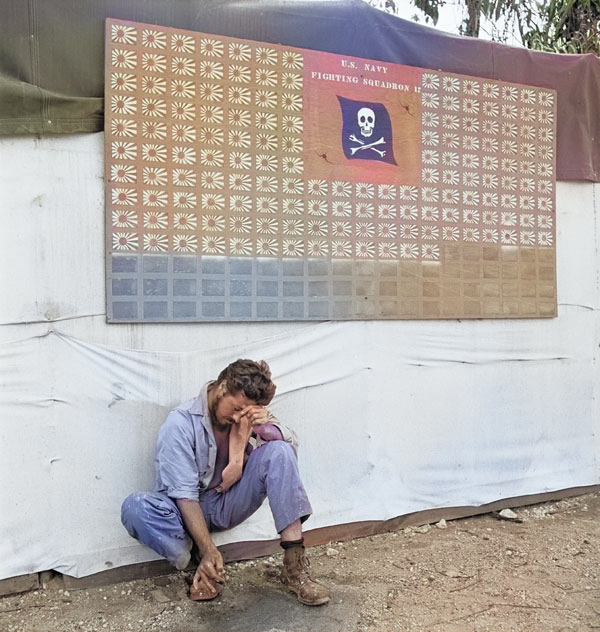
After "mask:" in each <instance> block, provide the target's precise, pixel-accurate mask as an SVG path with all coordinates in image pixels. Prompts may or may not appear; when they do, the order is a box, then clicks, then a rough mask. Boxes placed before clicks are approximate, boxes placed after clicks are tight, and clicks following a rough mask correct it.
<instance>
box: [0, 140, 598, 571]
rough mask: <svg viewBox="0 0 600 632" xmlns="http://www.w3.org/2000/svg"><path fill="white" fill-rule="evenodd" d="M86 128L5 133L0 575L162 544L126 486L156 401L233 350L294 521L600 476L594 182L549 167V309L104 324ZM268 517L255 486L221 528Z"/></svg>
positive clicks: (412, 507)
mask: <svg viewBox="0 0 600 632" xmlns="http://www.w3.org/2000/svg"><path fill="white" fill-rule="evenodd" d="M102 143H103V138H102V134H101V133H94V134H84V135H74V136H63V137H52V138H50V137H45V138H42V139H35V138H32V137H24V138H15V137H4V138H1V139H0V164H2V173H1V175H0V217H1V222H2V223H1V225H2V231H0V245H1V248H0V258H1V259H0V260H1V264H2V270H3V275H2V289H3V292H2V296H3V300H2V302H1V304H0V305H1V306H0V324H1V327H0V356H1V361H0V375H1V384H2V388H1V391H0V393H1V394H0V435H1V442H0V445H1V446H2V447H1V458H0V476H1V480H2V507H3V508H4V509H3V511H2V512H1V513H0V578H10V577H15V576H20V575H25V574H29V573H37V572H39V571H43V570H47V569H56V570H58V571H60V572H63V573H65V574H67V575H71V576H74V577H83V576H87V575H90V574H93V573H97V572H99V571H103V570H106V569H109V568H115V567H120V566H124V565H128V564H133V563H136V562H142V561H146V560H152V559H156V556H155V555H154V554H153V553H152V552H151V551H149V550H148V549H147V548H145V547H143V546H141V545H139V544H137V543H136V542H135V541H134V540H132V539H131V538H129V536H128V535H127V534H126V532H125V531H124V529H123V528H122V527H121V525H120V521H119V508H120V503H121V500H122V498H123V497H124V496H125V495H126V494H128V493H129V492H130V491H133V490H136V489H144V488H149V487H150V486H151V485H152V475H153V472H152V459H153V449H154V440H155V437H156V433H157V430H158V428H159V426H160V424H161V423H162V421H163V419H164V416H165V414H166V412H167V411H168V410H169V409H170V407H172V406H173V405H175V404H177V403H179V402H180V401H182V400H183V399H186V398H188V397H189V396H191V395H193V394H195V393H196V392H197V391H198V389H199V386H200V384H201V383H202V382H203V381H205V380H206V379H209V378H212V377H214V375H215V373H216V372H217V371H218V370H219V369H220V368H222V366H224V365H225V364H226V363H227V362H229V361H231V360H232V359H235V358H237V357H254V358H257V359H258V358H265V359H267V360H268V361H269V362H270V363H271V365H272V369H273V372H274V375H275V377H276V380H277V383H278V386H279V388H278V395H277V398H276V400H275V403H274V405H273V409H274V411H275V412H276V414H278V415H279V416H280V417H282V418H284V419H285V420H286V421H287V422H288V423H290V425H292V426H293V427H294V428H295V429H296V430H297V431H298V433H299V435H300V438H301V444H302V447H301V452H300V467H301V471H302V474H303V478H304V480H305V483H306V486H307V488H308V491H309V494H310V496H311V500H312V503H313V508H314V511H315V514H314V516H313V517H312V518H311V519H310V521H309V522H308V523H307V525H306V526H307V528H308V529H313V530H314V529H320V528H328V527H335V526H340V525H347V524H350V525H357V524H360V523H365V522H366V523H368V524H371V523H373V522H374V521H386V520H390V519H393V518H395V517H397V516H404V515H407V514H410V513H412V512H421V511H426V510H431V509H434V508H442V510H443V511H442V514H444V512H445V515H452V511H451V509H450V508H455V507H465V506H466V507H470V508H471V509H470V510H467V511H472V512H475V511H477V507H479V506H481V505H483V504H486V503H491V502H495V501H502V500H503V499H509V498H513V497H531V496H532V495H537V494H542V493H551V494H554V493H556V492H558V491H559V490H569V489H571V490H573V489H575V488H577V489H580V488H581V487H583V486H592V485H597V484H598V483H600V464H599V461H598V454H599V447H600V446H599V443H600V439H599V437H598V421H597V420H598V404H597V401H598V383H599V380H598V377H599V375H598V367H597V354H598V327H599V321H598V308H599V287H598V279H599V278H600V275H599V273H600V255H599V252H600V248H599V245H600V244H599V243H598V230H597V224H598V216H597V214H598V208H599V202H600V195H599V192H598V188H597V186H596V185H595V184H593V183H591V182H560V183H559V185H558V190H557V209H558V219H557V226H558V237H557V259H558V265H557V268H558V305H559V316H558V318H556V319H551V320H528V321H524V320H510V321H464V322H459V321H428V322H422V321H421V322H417V321H415V322H407V321H402V322H378V321H373V322H349V323H320V324H312V325H307V324H306V323H253V324H216V323H213V324H194V325H188V324H186V325H174V324H169V325H148V324H144V325H110V326H109V325H107V324H106V322H105V304H104V285H103V284H104V271H103V265H104V251H103V243H104V239H103V213H104V209H103V181H102V173H103V166H102ZM444 508H446V509H445V510H444ZM356 529H358V527H356ZM356 529H355V531H354V532H356ZM348 532H353V531H352V528H349V531H348ZM317 533H318V532H317ZM274 536H275V534H274V532H273V527H272V523H271V520H270V516H269V512H268V508H267V507H263V509H262V510H261V511H260V512H259V514H257V515H256V516H254V517H253V518H252V519H250V520H249V521H248V522H247V523H245V524H244V525H241V526H240V527H238V528H237V529H235V530H233V531H231V532H229V533H226V534H219V535H218V536H217V538H216V539H217V542H218V543H219V544H227V543H233V542H240V541H251V540H269V539H270V538H273V537H274Z"/></svg>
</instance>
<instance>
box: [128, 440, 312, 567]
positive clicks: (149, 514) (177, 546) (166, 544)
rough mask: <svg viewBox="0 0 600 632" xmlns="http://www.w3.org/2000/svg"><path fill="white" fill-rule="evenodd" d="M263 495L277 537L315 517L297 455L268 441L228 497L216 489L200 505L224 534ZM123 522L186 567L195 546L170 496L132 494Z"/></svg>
mask: <svg viewBox="0 0 600 632" xmlns="http://www.w3.org/2000/svg"><path fill="white" fill-rule="evenodd" d="M265 497H267V498H268V499H269V505H270V507H271V513H272V514H273V519H274V521H275V528H276V529H277V533H280V532H281V531H283V529H285V528H286V527H287V526H289V525H290V524H292V523H293V522H296V520H302V521H304V520H306V518H308V516H309V515H310V514H311V513H312V508H311V506H310V502H309V500H308V497H307V495H306V491H305V489H304V486H303V485H302V481H301V480H300V473H299V471H298V462H297V460H296V453H295V452H294V449H293V448H292V446H291V445H289V444H288V443H286V442H285V441H269V442H268V443H265V444H263V445H261V446H260V447H259V448H256V449H255V450H253V451H252V452H251V454H250V456H249V457H248V460H247V461H246V464H245V466H244V472H243V474H242V478H241V479H240V480H239V481H238V482H237V483H236V484H235V485H232V487H231V488H230V489H229V490H227V491H226V492H225V493H220V492H217V491H215V490H214V489H211V490H208V491H206V492H204V493H203V494H201V495H200V506H201V508H202V513H203V515H204V519H205V521H206V525H207V526H208V529H209V531H223V530H225V529H230V528H231V527H235V526H236V525H238V524H240V523H242V522H243V521H244V520H246V519H247V518H249V517H250V516H251V515H252V514H253V513H254V512H255V511H256V510H257V509H258V508H259V507H260V506H261V505H262V503H263V501H264V499H265ZM121 522H122V523H123V525H124V526H125V528H126V529H127V531H128V533H129V535H131V536H132V537H134V538H136V539H137V540H139V541H140V542H142V543H143V544H145V545H147V546H149V547H150V548H151V549H153V550H154V551H156V552H157V553H158V554H159V555H162V556H163V557H166V558H167V559H168V560H169V562H171V564H173V565H174V566H175V567H176V568H178V569H182V568H185V567H186V566H187V565H188V563H189V561H190V556H191V549H192V544H193V542H192V539H191V538H190V536H189V535H188V533H187V531H186V530H185V525H184V524H183V519H182V517H181V513H180V512H179V509H178V508H177V504H176V502H175V501H174V500H172V499H171V498H169V497H168V496H167V495H166V494H164V493H161V492H137V493H134V494H131V495H130V496H128V497H127V498H126V499H125V500H124V501H123V505H122V507H121Z"/></svg>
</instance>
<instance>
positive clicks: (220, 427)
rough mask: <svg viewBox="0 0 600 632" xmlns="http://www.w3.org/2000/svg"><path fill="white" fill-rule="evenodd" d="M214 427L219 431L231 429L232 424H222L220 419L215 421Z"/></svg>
mask: <svg viewBox="0 0 600 632" xmlns="http://www.w3.org/2000/svg"><path fill="white" fill-rule="evenodd" d="M213 428H214V429H215V430H217V431H218V432H224V431H225V430H229V429H230V428H231V424H229V423H227V424H221V423H219V422H218V421H213Z"/></svg>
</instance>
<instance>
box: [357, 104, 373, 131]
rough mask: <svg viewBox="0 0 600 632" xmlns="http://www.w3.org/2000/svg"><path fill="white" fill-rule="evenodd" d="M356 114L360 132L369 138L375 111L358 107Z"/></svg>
mask: <svg viewBox="0 0 600 632" xmlns="http://www.w3.org/2000/svg"><path fill="white" fill-rule="evenodd" d="M356 116H357V121H358V126H359V127H360V133H361V134H362V135H363V136H364V137H365V138H369V136H371V134H372V133H373V130H374V129H375V112H373V110H372V109H371V108H360V110H359V111H358V114H357V115H356Z"/></svg>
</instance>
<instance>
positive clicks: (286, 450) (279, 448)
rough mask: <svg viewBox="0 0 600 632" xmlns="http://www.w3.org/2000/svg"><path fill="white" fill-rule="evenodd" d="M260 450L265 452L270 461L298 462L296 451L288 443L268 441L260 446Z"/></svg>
mask: <svg viewBox="0 0 600 632" xmlns="http://www.w3.org/2000/svg"><path fill="white" fill-rule="evenodd" d="M259 449H260V450H264V451H265V457H267V458H269V459H270V460H280V461H289V460H292V461H296V451H295V450H294V448H293V446H292V445H291V444H290V443H288V442H287V441H282V440H276V441H268V442H267V443H264V444H263V445H261V446H260V448H259Z"/></svg>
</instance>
